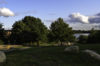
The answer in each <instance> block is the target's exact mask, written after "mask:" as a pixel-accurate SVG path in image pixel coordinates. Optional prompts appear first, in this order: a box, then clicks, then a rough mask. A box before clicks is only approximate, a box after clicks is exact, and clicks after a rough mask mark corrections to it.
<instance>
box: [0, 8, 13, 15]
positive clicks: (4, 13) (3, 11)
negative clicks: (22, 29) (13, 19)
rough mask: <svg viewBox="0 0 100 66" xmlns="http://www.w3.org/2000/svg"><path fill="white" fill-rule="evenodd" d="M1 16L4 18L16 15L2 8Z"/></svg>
mask: <svg viewBox="0 0 100 66" xmlns="http://www.w3.org/2000/svg"><path fill="white" fill-rule="evenodd" d="M0 16H4V17H9V16H14V13H13V12H12V11H11V10H10V9H8V8H0Z"/></svg>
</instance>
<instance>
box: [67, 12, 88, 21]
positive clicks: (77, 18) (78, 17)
mask: <svg viewBox="0 0 100 66" xmlns="http://www.w3.org/2000/svg"><path fill="white" fill-rule="evenodd" d="M88 19H89V18H88V16H84V15H82V14H80V13H73V14H70V15H69V20H68V21H69V22H81V23H89V20H88Z"/></svg>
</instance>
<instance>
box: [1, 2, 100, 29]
mask: <svg viewBox="0 0 100 66" xmlns="http://www.w3.org/2000/svg"><path fill="white" fill-rule="evenodd" d="M0 8H8V9H10V10H11V11H12V12H13V13H14V14H15V16H10V17H4V16H1V17H0V22H1V23H3V25H4V28H6V29H10V28H11V27H12V25H13V24H14V23H15V21H18V20H21V19H22V18H24V17H25V16H34V17H38V18H40V19H41V20H42V22H44V24H45V25H46V26H47V27H49V26H50V24H51V23H52V22H53V21H54V20H56V19H57V18H59V17H62V18H63V19H64V20H65V21H66V22H67V23H68V24H69V25H70V26H71V27H73V28H74V29H90V28H92V27H93V26H99V25H100V24H99V21H100V15H99V16H98V15H97V14H99V13H100V0H0Z"/></svg>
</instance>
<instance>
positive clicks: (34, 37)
mask: <svg viewBox="0 0 100 66" xmlns="http://www.w3.org/2000/svg"><path fill="white" fill-rule="evenodd" d="M46 34H47V27H46V26H45V25H44V24H43V23H42V21H41V20H40V19H39V18H35V17H31V16H26V17H25V18H24V19H22V20H20V21H17V22H15V24H14V25H13V29H12V36H11V37H12V41H15V43H17V44H18V43H27V42H30V43H31V42H37V43H38V44H39V41H44V40H46Z"/></svg>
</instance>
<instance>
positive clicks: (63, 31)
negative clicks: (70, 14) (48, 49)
mask: <svg viewBox="0 0 100 66" xmlns="http://www.w3.org/2000/svg"><path fill="white" fill-rule="evenodd" d="M49 37H50V39H51V41H57V42H58V41H60V43H61V45H63V43H62V42H69V41H70V42H71V41H73V40H74V36H73V31H72V28H70V27H69V25H68V24H66V23H65V22H64V21H63V19H62V18H58V20H57V21H54V22H53V23H52V24H51V27H50V32H49Z"/></svg>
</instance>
